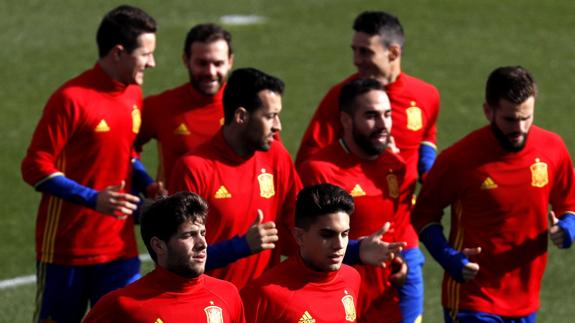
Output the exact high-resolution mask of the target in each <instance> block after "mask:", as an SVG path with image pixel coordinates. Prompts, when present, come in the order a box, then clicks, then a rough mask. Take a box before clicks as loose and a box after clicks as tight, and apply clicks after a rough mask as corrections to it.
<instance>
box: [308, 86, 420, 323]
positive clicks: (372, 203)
mask: <svg viewBox="0 0 575 323" xmlns="http://www.w3.org/2000/svg"><path fill="white" fill-rule="evenodd" d="M338 106H339V107H340V111H341V112H340V119H341V124H342V126H343V135H342V137H341V138H340V139H339V140H338V141H336V142H333V143H332V144H330V145H328V146H326V147H324V148H322V149H320V150H319V151H318V152H317V153H316V154H314V155H313V156H312V157H311V158H310V159H308V160H307V161H306V162H304V163H303V164H301V165H300V166H299V168H298V170H299V174H300V176H301V179H302V182H303V183H304V185H311V184H318V183H331V184H334V185H338V186H340V187H342V188H343V189H345V190H346V191H347V192H350V194H351V195H352V196H353V199H354V201H355V206H356V208H355V212H354V216H353V217H352V219H351V228H352V231H351V234H350V237H351V238H358V237H361V236H365V235H368V234H370V233H371V232H373V231H374V230H377V228H379V227H381V226H382V225H383V224H384V223H385V222H390V223H391V224H392V226H391V229H390V230H389V231H388V232H387V233H386V234H385V235H384V236H383V239H384V240H386V241H396V239H397V236H398V234H399V233H400V232H398V229H399V228H403V227H405V226H406V225H407V223H408V222H409V214H407V213H406V212H404V211H405V210H403V209H401V208H398V205H399V204H400V203H409V200H410V199H411V194H410V192H408V190H407V189H406V188H405V186H404V185H403V183H404V176H405V162H404V161H403V159H402V158H401V156H399V155H397V154H395V153H393V152H392V151H391V150H390V149H391V147H390V146H392V143H391V140H392V139H391V136H390V133H391V129H392V119H391V107H390V103H389V99H388V97H387V95H386V94H385V91H384V88H383V85H381V83H379V82H378V81H376V80H374V79H364V78H360V79H355V80H353V81H350V82H349V83H347V84H346V85H345V86H344V87H343V88H342V90H341V93H340V98H339V104H338ZM402 199H404V201H402ZM395 261H396V262H397V263H398V264H401V263H402V260H401V258H397V259H396V260H395ZM394 267H399V268H398V269H400V270H398V272H392V269H395V268H394ZM355 268H356V269H357V270H358V271H359V273H360V275H361V278H362V285H361V289H360V293H359V300H358V304H359V305H358V311H359V313H360V315H359V317H360V319H361V321H362V322H376V321H381V318H385V322H400V321H401V320H402V317H401V313H400V308H399V298H398V294H397V289H396V288H394V287H393V285H392V283H395V285H397V286H399V285H400V284H399V282H400V281H402V280H403V279H405V274H406V272H407V266H405V264H403V265H402V266H391V263H388V266H386V267H385V268H382V267H373V266H367V265H357V266H355Z"/></svg>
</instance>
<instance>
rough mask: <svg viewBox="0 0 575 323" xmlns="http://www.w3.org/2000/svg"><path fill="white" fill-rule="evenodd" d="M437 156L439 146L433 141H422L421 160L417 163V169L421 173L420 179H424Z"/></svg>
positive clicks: (420, 148) (420, 147)
mask: <svg viewBox="0 0 575 323" xmlns="http://www.w3.org/2000/svg"><path fill="white" fill-rule="evenodd" d="M436 158H437V148H436V147H435V145H434V144H432V143H431V142H422V143H421V145H420V146H419V160H418V163H417V171H418V173H419V178H420V180H422V179H423V177H425V175H426V174H427V172H429V170H430V169H431V166H433V163H434V162H435V159H436Z"/></svg>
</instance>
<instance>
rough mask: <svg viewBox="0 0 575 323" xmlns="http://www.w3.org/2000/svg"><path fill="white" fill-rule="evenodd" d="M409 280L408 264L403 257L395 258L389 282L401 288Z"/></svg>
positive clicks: (392, 262) (392, 261)
mask: <svg viewBox="0 0 575 323" xmlns="http://www.w3.org/2000/svg"><path fill="white" fill-rule="evenodd" d="M406 279H407V264H406V263H405V261H404V260H403V258H401V257H395V258H393V259H392V260H391V275H390V276H389V281H390V282H391V283H392V284H393V286H395V287H401V286H403V284H405V280H406Z"/></svg>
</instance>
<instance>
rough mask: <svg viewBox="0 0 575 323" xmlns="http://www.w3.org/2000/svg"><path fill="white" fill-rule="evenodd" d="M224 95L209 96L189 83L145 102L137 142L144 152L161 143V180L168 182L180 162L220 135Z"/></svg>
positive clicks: (221, 91)
mask: <svg viewBox="0 0 575 323" xmlns="http://www.w3.org/2000/svg"><path fill="white" fill-rule="evenodd" d="M223 93H224V87H222V88H221V89H220V90H219V91H218V92H217V93H216V94H215V95H213V96H207V95H204V94H202V93H200V92H198V91H197V90H196V89H194V87H193V86H192V85H191V83H186V84H184V85H181V86H179V87H177V88H174V89H171V90H167V91H165V92H163V93H160V94H158V95H154V96H149V97H147V98H146V99H145V100H144V108H143V111H142V129H141V130H140V133H139V135H138V138H137V140H136V142H137V145H138V146H140V149H141V146H142V145H144V144H145V143H147V142H148V141H150V140H151V139H156V140H157V141H158V144H159V155H160V166H159V170H158V174H157V177H158V179H159V180H163V181H165V180H169V176H170V174H171V171H172V168H173V166H174V163H175V162H176V160H178V158H180V157H181V156H183V155H185V154H187V153H190V152H193V151H195V150H196V149H197V148H198V147H199V146H200V145H201V144H203V143H205V142H206V141H208V140H209V139H210V138H211V137H213V136H214V135H215V134H216V133H217V132H218V130H219V129H220V127H221V125H223V121H224V110H223V105H222V99H223ZM166 184H168V183H166Z"/></svg>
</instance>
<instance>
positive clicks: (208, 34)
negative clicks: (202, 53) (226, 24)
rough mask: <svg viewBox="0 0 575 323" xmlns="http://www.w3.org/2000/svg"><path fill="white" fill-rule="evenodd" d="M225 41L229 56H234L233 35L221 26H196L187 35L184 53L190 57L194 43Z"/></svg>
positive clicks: (209, 24) (207, 24)
mask: <svg viewBox="0 0 575 323" xmlns="http://www.w3.org/2000/svg"><path fill="white" fill-rule="evenodd" d="M220 39H223V40H225V41H226V43H227V44H228V55H230V56H231V55H232V53H233V51H232V35H231V34H230V33H229V32H228V31H227V30H225V29H223V28H222V27H221V26H219V25H216V24H213V23H205V24H199V25H195V26H194V27H192V29H190V31H189V32H188V34H187V35H186V41H185V42H184V53H185V54H186V56H187V57H190V55H191V53H192V44H193V43H194V42H202V43H211V42H214V41H216V40H220Z"/></svg>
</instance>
